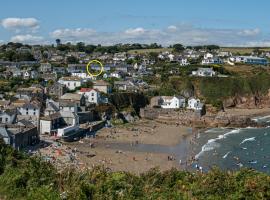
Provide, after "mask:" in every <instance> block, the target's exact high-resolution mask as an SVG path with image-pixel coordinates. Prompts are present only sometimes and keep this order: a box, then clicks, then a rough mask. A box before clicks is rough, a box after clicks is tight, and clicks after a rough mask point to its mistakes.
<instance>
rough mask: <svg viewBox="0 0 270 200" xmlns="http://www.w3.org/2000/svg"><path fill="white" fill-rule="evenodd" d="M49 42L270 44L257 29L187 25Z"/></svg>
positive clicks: (78, 32)
mask: <svg viewBox="0 0 270 200" xmlns="http://www.w3.org/2000/svg"><path fill="white" fill-rule="evenodd" d="M50 36H51V38H54V39H56V38H59V39H61V40H62V41H63V42H74V43H76V42H85V43H91V44H103V45H111V44H117V43H154V42H156V43H160V44H162V45H165V46H167V45H171V44H174V43H182V44H184V45H205V44H217V45H221V46H249V45H253V46H255V44H260V45H262V46H266V45H268V44H269V43H268V42H264V41H268V40H266V39H265V38H264V36H263V34H261V31H260V29H258V28H255V29H214V28H199V27H195V26H192V25H190V24H180V25H170V26H168V27H166V28H164V29H145V28H142V27H138V28H130V29H127V30H123V31H119V32H97V31H95V30H93V29H89V28H77V29H57V30H55V31H53V32H52V33H50Z"/></svg>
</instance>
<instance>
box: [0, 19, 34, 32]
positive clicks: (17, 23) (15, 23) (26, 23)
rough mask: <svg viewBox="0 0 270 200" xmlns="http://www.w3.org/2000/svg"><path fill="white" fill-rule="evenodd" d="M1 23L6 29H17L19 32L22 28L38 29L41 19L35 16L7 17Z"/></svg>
mask: <svg viewBox="0 0 270 200" xmlns="http://www.w3.org/2000/svg"><path fill="white" fill-rule="evenodd" d="M1 25H2V26H3V27H4V28H5V29H10V30H16V31H17V32H18V31H19V30H21V29H31V30H36V29H38V28H39V21H38V20H37V19H35V18H6V19H3V20H2V21H1Z"/></svg>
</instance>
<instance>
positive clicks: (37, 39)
mask: <svg viewBox="0 0 270 200" xmlns="http://www.w3.org/2000/svg"><path fill="white" fill-rule="evenodd" d="M10 41H11V42H20V43H25V44H41V43H44V38H43V37H41V36H34V35H30V34H26V35H16V36H13V37H11V39H10Z"/></svg>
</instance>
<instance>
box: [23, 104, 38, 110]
mask: <svg viewBox="0 0 270 200" xmlns="http://www.w3.org/2000/svg"><path fill="white" fill-rule="evenodd" d="M22 108H25V109H26V108H28V109H34V108H35V109H39V106H38V105H35V104H33V103H26V104H24V105H23V106H22Z"/></svg>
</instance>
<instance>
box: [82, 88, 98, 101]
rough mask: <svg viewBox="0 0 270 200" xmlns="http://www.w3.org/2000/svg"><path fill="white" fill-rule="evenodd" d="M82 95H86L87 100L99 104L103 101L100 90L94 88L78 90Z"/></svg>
mask: <svg viewBox="0 0 270 200" xmlns="http://www.w3.org/2000/svg"><path fill="white" fill-rule="evenodd" d="M78 93H79V94H80V95H84V96H85V97H86V101H87V102H89V103H94V104H99V103H101V95H100V92H99V91H98V90H96V89H92V88H81V90H80V91H79V92H78Z"/></svg>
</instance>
